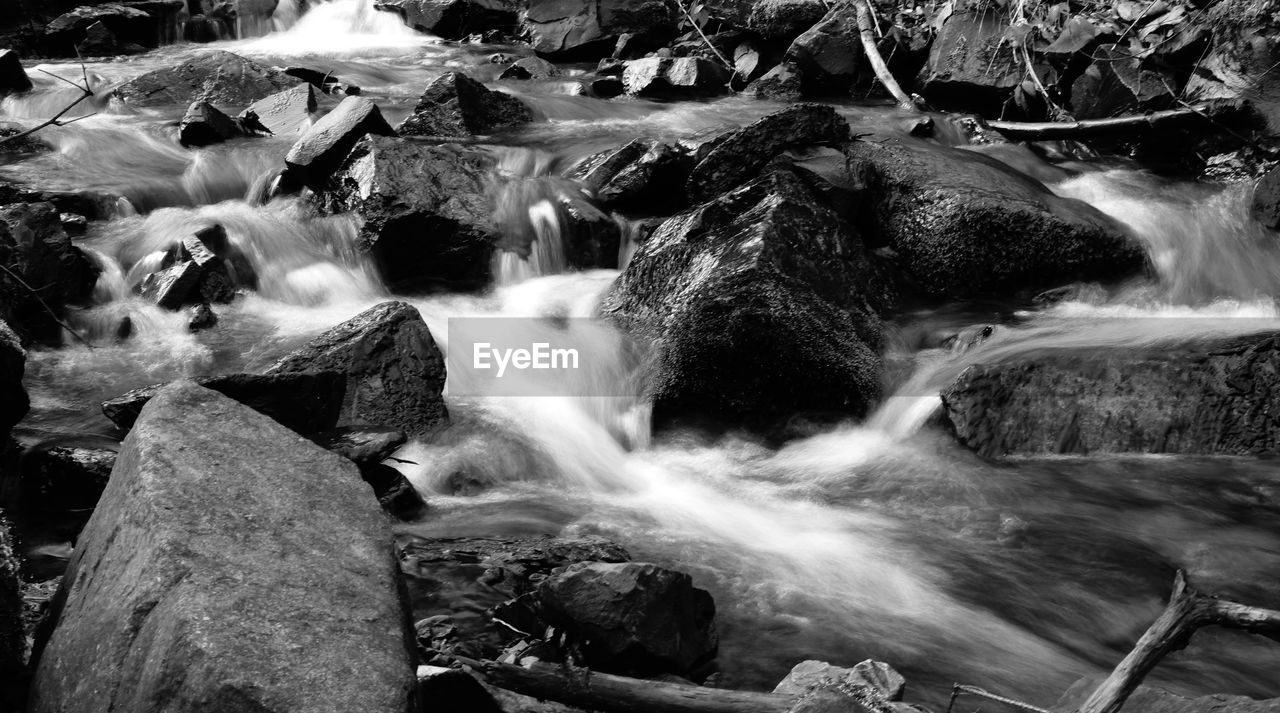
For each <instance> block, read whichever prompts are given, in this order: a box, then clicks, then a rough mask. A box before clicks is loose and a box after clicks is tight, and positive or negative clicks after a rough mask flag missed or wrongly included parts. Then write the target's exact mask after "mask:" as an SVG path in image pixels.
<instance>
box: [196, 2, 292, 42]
mask: <svg viewBox="0 0 1280 713" xmlns="http://www.w3.org/2000/svg"><path fill="white" fill-rule="evenodd" d="M279 4H280V0H192V1H191V11H192V12H193V13H197V14H202V15H203V16H205V17H207V18H209V19H210V20H213V21H216V22H218V23H219V24H220V25H221V27H220V28H219V30H218V32H217V37H216V39H233V38H237V37H239V38H244V37H258V36H260V35H264V34H266V33H267V32H270V31H271V29H272V28H271V24H270V20H271V16H272V14H274V13H275V10H276V8H277V7H278V6H279ZM301 7H302V9H304V10H305V9H306V7H307V5H306V3H305V2H304V3H301Z"/></svg>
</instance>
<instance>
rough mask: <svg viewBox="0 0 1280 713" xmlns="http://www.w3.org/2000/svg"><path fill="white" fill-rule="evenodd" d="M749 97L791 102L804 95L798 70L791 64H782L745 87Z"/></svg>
mask: <svg viewBox="0 0 1280 713" xmlns="http://www.w3.org/2000/svg"><path fill="white" fill-rule="evenodd" d="M744 91H745V93H746V94H747V95H749V96H753V97H755V98H757V99H768V100H770V101H779V102H793V101H798V100H799V99H800V97H801V96H803V95H804V86H803V83H802V82H801V79H800V69H799V68H798V67H796V65H795V63H793V62H783V63H781V64H779V65H778V66H776V67H774V68H773V69H770V70H769V71H768V72H765V73H764V74H762V75H760V77H759V78H758V79H756V80H754V81H752V82H751V84H749V85H747V88H746V89H745V90H744Z"/></svg>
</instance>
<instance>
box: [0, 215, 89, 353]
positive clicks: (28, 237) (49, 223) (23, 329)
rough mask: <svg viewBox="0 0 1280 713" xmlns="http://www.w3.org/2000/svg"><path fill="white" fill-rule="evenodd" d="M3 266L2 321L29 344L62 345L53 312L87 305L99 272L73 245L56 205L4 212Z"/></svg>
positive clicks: (0, 222)
mask: <svg viewBox="0 0 1280 713" xmlns="http://www.w3.org/2000/svg"><path fill="white" fill-rule="evenodd" d="M0 264H3V265H5V266H6V267H8V271H3V272H0V320H4V321H6V322H8V323H9V326H10V327H12V328H13V329H14V331H16V332H18V334H20V335H22V336H23V337H25V338H28V339H35V340H38V341H41V342H46V343H49V344H59V343H60V342H61V335H62V327H61V326H60V325H59V324H58V323H57V321H56V320H55V319H54V317H53V316H52V315H50V314H49V310H50V309H52V310H54V311H55V312H56V311H61V310H62V309H64V308H65V307H66V306H67V305H74V304H83V303H85V302H87V301H88V300H89V298H90V297H91V296H92V294H93V286H94V283H95V282H97V279H98V272H99V269H98V267H97V266H96V265H95V264H94V263H93V262H91V261H90V260H89V258H88V257H86V256H85V254H84V253H83V252H81V251H80V249H79V248H77V247H76V246H75V245H73V244H72V243H71V238H70V237H68V236H67V234H66V232H65V231H64V230H63V228H62V220H61V217H60V213H59V211H58V209H57V208H55V207H54V206H53V204H51V203H14V204H12V205H7V206H0ZM32 289H39V290H40V292H39V294H34V293H32V291H31V290H32Z"/></svg>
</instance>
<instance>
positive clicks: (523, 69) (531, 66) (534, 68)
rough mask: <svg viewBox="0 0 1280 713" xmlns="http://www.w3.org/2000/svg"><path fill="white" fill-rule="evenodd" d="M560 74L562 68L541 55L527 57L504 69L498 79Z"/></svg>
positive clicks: (546, 76)
mask: <svg viewBox="0 0 1280 713" xmlns="http://www.w3.org/2000/svg"><path fill="white" fill-rule="evenodd" d="M558 76H560V68H559V67H556V66H555V65H554V64H552V63H550V62H548V61H547V60H545V59H543V58H541V57H525V58H524V59H521V60H517V61H516V62H514V63H512V64H511V66H509V67H507V68H506V69H504V70H502V74H501V75H499V76H498V79H550V78H551V77H558Z"/></svg>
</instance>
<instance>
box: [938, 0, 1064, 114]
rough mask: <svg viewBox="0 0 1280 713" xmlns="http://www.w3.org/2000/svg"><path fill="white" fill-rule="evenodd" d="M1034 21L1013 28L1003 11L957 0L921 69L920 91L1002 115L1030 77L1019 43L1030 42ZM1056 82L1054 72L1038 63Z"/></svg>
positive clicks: (949, 104)
mask: <svg viewBox="0 0 1280 713" xmlns="http://www.w3.org/2000/svg"><path fill="white" fill-rule="evenodd" d="M1030 27H1031V26H1030V25H1021V26H1019V27H1010V26H1009V23H1008V20H1007V19H1006V17H1005V16H1004V14H1003V13H1001V12H999V11H998V10H997V9H996V8H993V7H992V8H988V7H987V6H986V5H984V4H981V3H979V2H977V0H968V1H967V2H965V3H963V4H961V3H958V4H957V6H956V9H955V11H954V12H953V13H952V14H951V15H950V16H949V17H948V18H947V19H946V20H945V21H944V22H943V23H942V27H941V28H940V29H939V30H938V35H937V37H936V38H935V39H934V41H933V45H932V46H931V48H930V50H929V58H928V61H927V62H926V63H925V66H924V68H923V69H921V70H920V77H919V80H918V81H919V91H920V93H921V94H923V95H924V96H926V97H928V98H929V101H930V102H931V103H933V104H935V105H937V106H940V107H944V108H947V109H955V110H959V111H974V112H978V113H980V114H984V115H986V116H998V115H1000V108H1001V106H1002V105H1004V104H1005V102H1006V101H1007V100H1008V99H1009V98H1010V97H1011V96H1012V95H1013V91H1014V89H1016V88H1017V87H1018V86H1019V85H1021V84H1022V82H1023V80H1024V79H1025V78H1026V65H1025V62H1024V61H1023V58H1022V56H1021V55H1020V54H1019V53H1018V52H1017V51H1016V49H1015V48H1017V47H1019V46H1021V45H1022V43H1024V42H1025V41H1026V38H1025V34H1026V33H1027V31H1028V30H1029V28H1030ZM1037 71H1038V72H1039V74H1040V77H1041V79H1042V80H1043V81H1045V82H1046V83H1050V82H1051V77H1052V71H1051V70H1049V69H1048V68H1047V67H1038V68H1037Z"/></svg>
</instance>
